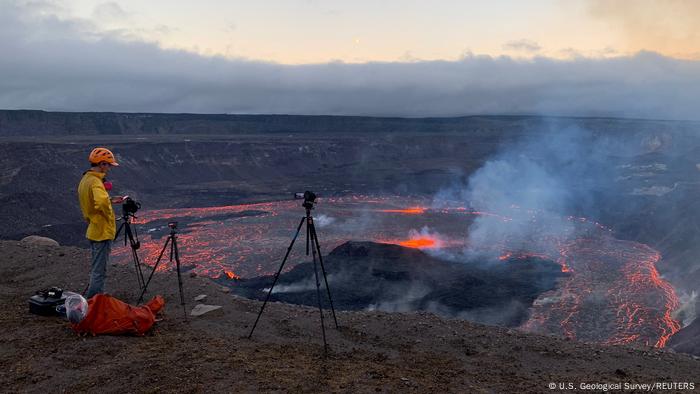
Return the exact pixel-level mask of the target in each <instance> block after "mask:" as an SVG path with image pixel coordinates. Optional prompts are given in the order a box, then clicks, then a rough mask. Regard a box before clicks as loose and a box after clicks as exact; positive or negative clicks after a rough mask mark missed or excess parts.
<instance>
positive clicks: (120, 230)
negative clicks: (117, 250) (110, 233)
mask: <svg viewBox="0 0 700 394" xmlns="http://www.w3.org/2000/svg"><path fill="white" fill-rule="evenodd" d="M124 223H125V222H124ZM124 223H122V224H120V225H119V228H118V229H117V232H116V234H114V240H115V241H116V240H117V239H118V238H119V233H121V232H122V229H123V228H124Z"/></svg>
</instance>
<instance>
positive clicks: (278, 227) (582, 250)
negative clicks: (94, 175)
mask: <svg viewBox="0 0 700 394" xmlns="http://www.w3.org/2000/svg"><path fill="white" fill-rule="evenodd" d="M426 206H429V205H428V203H427V202H426V201H422V200H418V199H412V198H404V197H396V196H380V197H377V196H359V195H358V196H348V197H332V198H331V197H329V198H324V199H323V200H322V201H321V202H319V204H318V205H317V208H318V210H319V211H320V213H322V214H324V215H327V216H328V217H330V218H332V219H334V221H329V223H331V224H329V225H327V226H323V227H322V226H321V225H320V224H318V232H319V239H320V242H319V243H320V244H321V248H322V253H324V254H327V253H329V252H330V251H332V250H333V249H334V248H335V247H336V246H338V245H340V244H342V243H344V242H346V241H348V240H374V241H378V240H385V241H379V242H385V243H392V244H398V245H402V246H405V247H410V248H416V249H426V250H428V251H434V250H437V249H440V250H441V251H455V252H456V253H457V255H459V253H460V252H462V251H463V250H464V249H465V246H466V245H467V244H468V243H469V242H470V239H469V238H465V236H464V231H465V228H467V226H468V225H469V224H470V223H471V221H472V220H478V221H491V222H492V223H490V224H492V225H493V226H494V227H493V228H495V229H498V230H501V229H503V230H506V231H502V232H501V231H497V232H495V233H494V235H493V236H491V235H489V237H488V238H487V240H488V242H482V243H481V244H480V247H481V248H483V249H484V250H475V251H477V252H484V253H483V254H482V255H489V256H500V258H501V260H511V259H521V258H528V257H538V258H542V259H547V260H551V261H555V262H557V263H558V264H559V265H560V266H561V270H562V271H563V272H566V273H567V275H565V276H564V277H563V278H562V279H561V280H560V284H559V286H558V289H556V290H553V291H550V292H547V293H545V294H542V295H541V296H540V297H539V298H538V299H537V300H536V301H535V303H534V305H533V307H532V310H531V317H530V319H529V320H528V322H527V323H526V324H525V325H524V328H525V329H527V330H531V331H535V332H541V333H547V334H559V335H562V336H565V337H569V338H576V339H579V340H583V341H593V342H601V343H608V344H617V343H636V344H642V345H643V344H649V345H655V346H658V347H663V346H664V345H665V344H666V342H667V341H668V339H669V337H670V336H671V335H673V333H675V332H676V331H678V329H679V324H678V322H677V321H675V320H674V319H673V318H672V316H671V313H672V312H673V310H674V309H676V308H677V306H678V298H677V297H676V294H675V292H674V290H673V288H672V287H671V285H670V284H669V283H668V282H666V281H665V280H663V279H662V278H661V277H660V275H659V273H658V271H657V270H656V264H657V263H658V262H659V260H660V256H659V253H658V252H656V251H655V250H653V249H651V248H649V247H647V246H646V245H642V244H639V243H636V242H631V241H621V240H617V239H615V238H614V237H613V236H612V232H611V230H610V229H609V228H606V227H605V226H603V225H601V224H599V223H595V222H591V221H588V220H587V219H585V218H581V217H574V216H571V217H568V218H563V219H564V221H565V222H566V224H570V225H567V226H564V227H566V231H562V229H561V228H559V227H555V228H553V229H550V228H545V227H544V223H545V222H546V221H539V220H538V219H539V218H538V214H539V213H538V212H535V211H530V210H526V209H523V208H519V207H513V208H512V211H506V212H499V213H490V212H483V211H476V210H474V209H472V208H469V207H465V206H458V207H451V208H440V209H437V208H436V209H428V208H424V207H426ZM396 207H406V208H404V209H396ZM378 212H387V213H394V214H392V215H377V213H378ZM303 214H304V211H303V208H302V207H301V206H300V203H299V202H298V201H276V202H268V203H259V204H244V205H229V206H221V207H206V208H185V209H167V210H158V211H145V212H142V213H141V215H140V216H139V220H138V221H135V222H134V224H135V225H138V227H139V229H138V231H139V235H140V236H141V237H142V239H141V249H139V251H138V253H139V255H140V256H141V258H142V261H143V262H144V263H145V264H147V265H149V266H153V264H154V263H155V261H156V259H157V257H158V255H159V253H160V252H161V250H162V248H163V244H164V242H165V240H166V237H167V234H168V232H169V229H168V228H167V226H166V224H167V222H168V221H171V220H177V221H179V222H180V227H179V229H178V230H179V233H178V235H177V237H178V238H177V239H178V246H179V251H180V259H181V261H182V264H183V265H184V266H193V270H194V272H196V273H197V274H199V275H202V276H209V277H212V278H216V277H219V276H222V275H225V277H228V278H231V279H237V278H239V277H240V276H243V277H249V276H259V275H264V274H271V273H274V271H275V269H277V267H279V264H280V262H281V259H282V257H283V256H284V252H285V248H286V247H287V245H289V242H290V239H291V237H292V236H293V233H294V230H295V229H296V226H297V225H298V223H299V221H300V219H301V218H302V216H303ZM523 221H527V222H526V223H527V228H528V234H527V237H528V238H527V239H525V240H523V239H517V240H516V239H514V240H510V239H507V237H508V235H507V234H510V233H512V232H509V231H507V230H508V228H507V226H516V227H515V229H516V230H517V229H518V228H519V227H518V226H522V225H523ZM533 223H534V224H533ZM536 223H543V226H542V228H538V227H537V224H536ZM424 226H429V227H430V228H431V230H430V231H431V232H428V231H420V232H410V233H409V236H408V237H406V232H407V231H408V230H410V229H416V228H422V227H424ZM432 231H434V232H432ZM500 234H505V235H502V236H501V235H500ZM303 244H304V234H303V233H302V235H300V236H299V239H298V240H297V243H296V246H295V249H294V251H293V253H292V255H291V259H290V262H289V264H287V266H286V269H291V268H293V267H294V264H297V263H299V262H301V261H304V259H305V258H307V257H306V256H305V255H304V252H303V249H304V247H303V246H302V245H303ZM474 247H475V246H474V245H470V248H474ZM114 248H115V250H114V253H115V260H116V261H119V262H121V263H125V264H126V263H130V262H131V250H130V248H129V247H128V246H127V247H125V246H124V245H123V243H122V242H121V239H120V242H117V243H115V246H114ZM168 257H169V255H168V251H166V252H165V254H164V256H163V261H162V262H161V264H160V265H159V268H158V270H159V271H161V270H170V269H172V268H173V267H172V265H170V264H169V261H168V260H169V258H168ZM239 275H240V276H239Z"/></svg>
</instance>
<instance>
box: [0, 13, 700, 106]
mask: <svg viewBox="0 0 700 394" xmlns="http://www.w3.org/2000/svg"><path fill="white" fill-rule="evenodd" d="M697 20H700V2H698V1H693V0H666V1H652V0H637V1H634V2H629V1H622V0H590V1H585V0H535V1H515V0H511V1H507V0H501V1H488V2H486V1H482V2H480V1H464V0H463V1H451V0H445V1H439V2H435V1H418V0H406V1H391V0H387V1H381V2H375V1H361V0H356V1H352V2H347V1H331V0H325V1H321V0H317V1H315V0H287V1H283V0H277V1H261V2H248V1H213V0H207V1H204V0H203V1H198V2H191V1H180V2H178V1H146V2H144V1H137V0H123V1H114V2H103V1H88V0H72V1H14V0H0V50H1V51H2V53H3V54H4V55H5V56H2V57H0V72H1V73H2V75H3V78H2V79H0V108H6V109H19V108H30V109H45V110H69V111H127V112H198V113H299V114H300V113H305V114H350V115H380V116H382V115H390V116H455V115H470V114H482V113H489V114H506V113H507V114H518V113H528V114H551V115H586V116H588V115H592V116H623V117H645V118H671V119H700V116H699V115H698V114H697V113H698V112H700V111H697V110H696V109H695V108H694V104H695V103H696V102H698V101H699V99H700V27H698V24H697V23H696V21H697Z"/></svg>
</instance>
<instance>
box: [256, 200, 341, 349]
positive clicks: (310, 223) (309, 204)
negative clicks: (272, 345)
mask: <svg viewBox="0 0 700 394" xmlns="http://www.w3.org/2000/svg"><path fill="white" fill-rule="evenodd" d="M306 193H310V192H306ZM311 195H312V196H313V199H309V198H308V197H307V199H306V201H304V204H302V206H303V207H304V208H306V216H304V217H303V218H301V222H299V226H297V232H296V234H294V238H292V242H291V243H290V244H289V247H288V248H287V253H286V254H285V255H284V259H283V260H282V264H281V265H280V268H279V269H278V270H277V273H276V274H275V279H274V281H273V282H272V286H270V290H269V291H268V292H267V297H265V302H263V304H262V307H261V308H260V312H258V317H257V318H256V319H255V323H254V324H253V328H252V329H251V330H250V334H249V335H248V339H250V338H251V337H252V336H253V331H255V327H256V326H257V325H258V321H259V320H260V316H262V313H263V311H264V310H265V306H266V305H267V302H268V301H269V300H270V296H271V295H272V289H274V288H275V284H276V283H277V280H278V279H279V276H280V273H281V272H282V268H284V264H285V263H286V262H287V258H288V257H289V253H290V252H291V251H292V247H293V246H294V242H295V241H296V240H297V237H299V233H300V232H301V227H302V226H303V225H304V222H306V255H307V256H308V255H309V247H310V248H311V251H312V256H313V257H312V258H313V262H314V275H315V276H316V299H317V300H318V312H319V314H320V315H321V332H322V334H323V351H324V353H327V352H328V343H327V342H326V326H325V324H324V320H323V308H322V307H321V283H320V281H319V279H318V268H317V266H316V253H318V261H319V262H320V265H321V272H322V273H323V280H324V282H325V284H326V291H327V293H328V301H329V303H330V306H331V312H332V313H333V321H334V322H335V328H336V329H337V328H338V319H336V317H335V308H334V307H333V299H332V298H331V288H330V287H329V286H328V277H327V276H326V268H325V266H324V265H323V256H322V255H321V247H320V246H319V244H318V235H317V234H316V226H315V225H314V218H313V216H311V210H312V209H313V204H314V202H313V201H314V200H315V197H316V196H315V195H314V194H313V193H311Z"/></svg>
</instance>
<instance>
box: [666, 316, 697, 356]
mask: <svg viewBox="0 0 700 394" xmlns="http://www.w3.org/2000/svg"><path fill="white" fill-rule="evenodd" d="M668 347H670V348H671V349H673V350H675V351H677V352H680V353H688V354H692V355H695V356H700V319H695V320H694V321H693V322H692V323H690V324H689V325H688V326H687V327H685V328H683V329H682V330H680V331H678V332H677V333H675V334H674V335H673V336H672V337H671V339H670V340H669V341H668Z"/></svg>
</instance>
